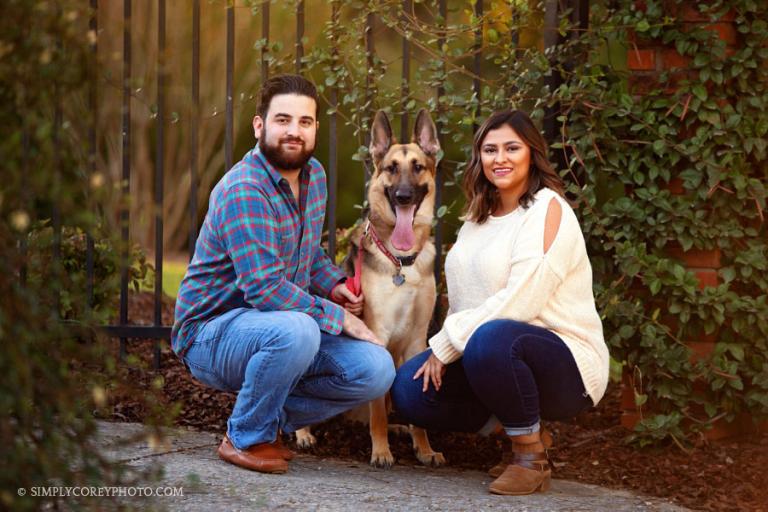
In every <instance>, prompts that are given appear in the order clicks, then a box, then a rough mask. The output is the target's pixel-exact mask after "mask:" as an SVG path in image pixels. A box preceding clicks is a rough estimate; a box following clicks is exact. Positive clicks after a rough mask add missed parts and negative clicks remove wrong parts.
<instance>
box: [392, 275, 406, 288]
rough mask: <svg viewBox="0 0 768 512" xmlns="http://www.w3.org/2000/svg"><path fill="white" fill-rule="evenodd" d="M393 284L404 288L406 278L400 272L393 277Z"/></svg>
mask: <svg viewBox="0 0 768 512" xmlns="http://www.w3.org/2000/svg"><path fill="white" fill-rule="evenodd" d="M392 282H393V283H395V286H402V284H403V283H404V282H405V276H404V275H403V274H401V273H399V272H398V273H397V274H395V275H393V276H392Z"/></svg>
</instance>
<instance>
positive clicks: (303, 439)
mask: <svg viewBox="0 0 768 512" xmlns="http://www.w3.org/2000/svg"><path fill="white" fill-rule="evenodd" d="M316 444H317V438H316V437H315V436H313V435H312V432H310V431H309V429H308V428H302V429H299V430H297V431H296V446H297V447H298V448H300V449H302V450H308V449H310V448H314V447H315V445H316Z"/></svg>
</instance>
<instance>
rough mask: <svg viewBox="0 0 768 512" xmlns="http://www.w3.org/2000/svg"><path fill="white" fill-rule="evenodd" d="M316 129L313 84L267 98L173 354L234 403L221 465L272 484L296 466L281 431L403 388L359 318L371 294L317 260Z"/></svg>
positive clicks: (204, 234) (204, 235)
mask: <svg viewBox="0 0 768 512" xmlns="http://www.w3.org/2000/svg"><path fill="white" fill-rule="evenodd" d="M317 128H318V121H317V91H316V89H315V86H314V85H313V84H312V83H311V82H309V81H307V80H306V79H304V78H302V77H300V76H295V75H283V76H276V77H274V78H271V79H269V80H268V81H267V82H266V83H265V84H264V85H263V87H262V90H261V93H260V105H259V108H258V114H257V115H256V117H254V119H253V129H254V134H255V136H256V138H257V139H258V145H257V147H256V148H254V149H253V150H251V151H250V152H249V153H248V154H247V155H246V156H245V157H244V158H243V159H242V160H241V161H240V162H238V163H237V164H236V165H235V166H234V167H233V168H232V169H231V170H230V171H229V172H228V173H227V174H225V175H224V177H223V178H222V179H221V180H220V181H219V183H218V184H217V185H216V187H214V189H213V191H212V192H211V197H210V201H209V205H208V213H207V214H206V217H205V222H204V224H203V227H202V229H201V231H200V235H199V237H198V240H197V245H196V247H195V255H194V258H193V259H192V262H191V263H190V265H189V268H188V269H187V274H186V276H185V277H184V280H183V281H182V283H181V289H180V290H179V296H178V299H177V301H176V322H175V324H174V326H173V334H172V336H171V342H172V345H173V350H174V351H175V352H176V353H177V354H178V355H179V356H180V357H181V358H182V359H183V360H184V362H185V364H186V365H187V366H188V367H189V370H190V372H191V373H192V375H193V376H194V377H195V378H196V379H197V380H199V381H200V382H202V383H204V384H206V385H209V386H212V387H214V388H217V389H221V390H227V391H237V400H236V402H235V406H234V409H233V411H232V415H231V416H230V418H229V421H228V422H227V432H226V434H225V436H224V439H223V441H222V442H221V446H219V450H218V453H219V456H220V457H221V458H222V459H224V460H225V461H227V462H230V463H232V464H236V465H238V466H242V467H245V468H248V469H252V470H255V471H261V472H265V473H284V472H285V471H287V469H288V460H290V459H291V458H292V457H293V453H292V452H291V451H290V450H288V449H287V448H285V447H284V446H282V444H281V443H280V435H279V433H280V431H283V432H294V431H296V430H297V429H299V428H301V427H304V426H307V425H310V424H312V423H317V422H319V421H322V420H324V419H327V418H330V417H331V416H334V415H336V414H338V413H341V412H343V411H345V410H347V409H350V408H352V407H354V406H356V405H359V404H363V403H365V402H368V401H369V400H371V399H374V398H377V397H380V396H381V395H383V394H384V393H386V391H387V390H388V389H389V387H390V385H391V384H392V380H393V379H394V375H395V370H394V365H393V362H392V358H391V357H390V355H389V353H388V352H387V350H386V349H385V348H383V346H382V343H381V341H380V340H379V339H377V338H376V336H375V335H374V334H373V333H372V332H371V331H370V330H369V329H368V328H367V327H366V325H365V324H364V323H363V321H362V320H360V319H359V318H357V317H356V316H355V314H360V313H361V312H362V304H363V302H362V301H363V297H362V295H361V296H355V295H353V294H352V293H351V292H350V291H349V290H348V289H347V287H346V285H345V284H344V282H343V281H344V274H343V273H342V272H341V270H339V269H338V268H337V267H335V266H334V265H332V264H331V262H330V260H329V259H328V257H327V256H326V255H325V253H324V252H323V250H322V248H321V247H320V236H321V232H322V227H323V219H324V217H325V202H326V186H325V171H324V170H323V168H322V166H321V165H320V163H319V162H318V161H317V160H315V159H314V158H312V152H313V151H314V148H315V137H316V134H317ZM328 298H330V299H331V300H332V301H335V302H338V303H344V304H345V306H346V309H345V308H342V307H341V306H339V305H338V304H336V303H334V302H332V301H331V300H328ZM342 332H343V333H345V334H347V335H348V336H342V335H340V333H342Z"/></svg>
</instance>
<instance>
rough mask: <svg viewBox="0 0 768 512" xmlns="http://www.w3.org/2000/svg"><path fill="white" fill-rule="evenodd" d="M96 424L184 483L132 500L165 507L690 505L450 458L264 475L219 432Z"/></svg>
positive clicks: (140, 464)
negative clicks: (241, 464)
mask: <svg viewBox="0 0 768 512" xmlns="http://www.w3.org/2000/svg"><path fill="white" fill-rule="evenodd" d="M99 432H100V444H101V446H102V447H103V448H104V450H105V452H106V453H107V454H108V455H109V456H110V457H112V458H114V459H117V460H121V461H124V462H126V463H127V464H128V465H129V466H131V467H134V468H137V469H138V468H144V469H146V468H148V467H150V466H157V465H161V466H162V467H164V476H163V477H162V479H161V481H160V483H159V484H158V483H152V484H148V485H151V486H152V487H153V488H155V487H157V486H169V487H177V488H178V487H181V488H183V497H181V496H173V497H171V496H160V497H154V498H141V500H144V501H143V502H134V503H135V504H136V505H139V504H140V503H141V504H142V505H146V506H150V507H152V508H155V507H157V508H165V509H167V510H184V511H206V512H207V511H211V510H318V511H324V510H329V511H336V510H349V511H355V512H358V511H365V510H375V511H382V510H395V511H411V510H421V511H424V510H439V511H454V510H455V511H472V512H475V511H483V510H510V511H539V510H568V511H610V512H621V511H630V510H631V511H677V510H685V509H683V508H681V507H677V506H675V505H672V504H670V503H669V502H666V501H664V500H661V499H658V498H648V497H644V496H638V495H635V494H631V493H629V492H624V491H615V490H609V489H604V488H601V487H597V486H593V485H585V484H580V483H575V482H570V481H566V480H554V481H553V482H552V487H551V488H550V491H549V492H547V493H545V494H534V495H530V496H518V497H511V496H494V495H492V494H489V493H488V491H487V486H488V484H489V483H490V481H491V478H490V477H488V476H487V475H486V474H484V473H481V472H479V471H464V470H458V469H452V468H450V466H449V467H447V468H441V469H438V470H431V469H426V468H421V467H408V466H395V467H394V468H393V469H391V470H389V471H385V470H377V469H373V468H371V467H369V466H368V465H367V464H361V463H359V462H357V461H345V460H337V459H321V458H318V457H314V456H310V455H301V454H300V455H299V456H298V457H297V458H296V459H295V460H294V461H292V462H291V466H290V470H289V471H288V473H286V474H284V475H264V474H260V473H255V472H252V471H247V470H244V469H240V468H238V467H236V466H233V465H231V464H227V463H225V462H223V461H221V460H219V459H218V457H217V456H216V447H217V446H218V439H219V438H218V437H217V436H216V435H213V434H209V433H204V432H195V431H191V430H185V429H174V430H169V431H167V436H166V443H165V444H164V445H162V446H158V445H157V443H152V442H149V441H148V440H147V437H146V435H143V433H144V427H143V426H142V425H139V424H134V423H108V422H100V423H99ZM150 445H154V446H153V447H152V448H151V447H150ZM136 499H137V500H138V498H136ZM147 500H149V501H147Z"/></svg>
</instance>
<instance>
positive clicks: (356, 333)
mask: <svg viewBox="0 0 768 512" xmlns="http://www.w3.org/2000/svg"><path fill="white" fill-rule="evenodd" d="M341 330H342V331H343V332H344V334H348V335H350V336H352V337H353V338H357V339H359V340H365V341H370V342H371V343H375V344H376V345H381V346H382V347H383V346H384V342H383V341H381V340H380V339H379V338H377V337H376V335H375V334H373V332H372V331H371V330H370V329H369V328H368V326H367V325H365V323H364V322H363V321H362V320H360V319H359V318H357V317H356V316H355V315H353V314H352V313H350V312H349V311H347V310H346V309H345V310H344V323H343V324H342V326H341Z"/></svg>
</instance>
